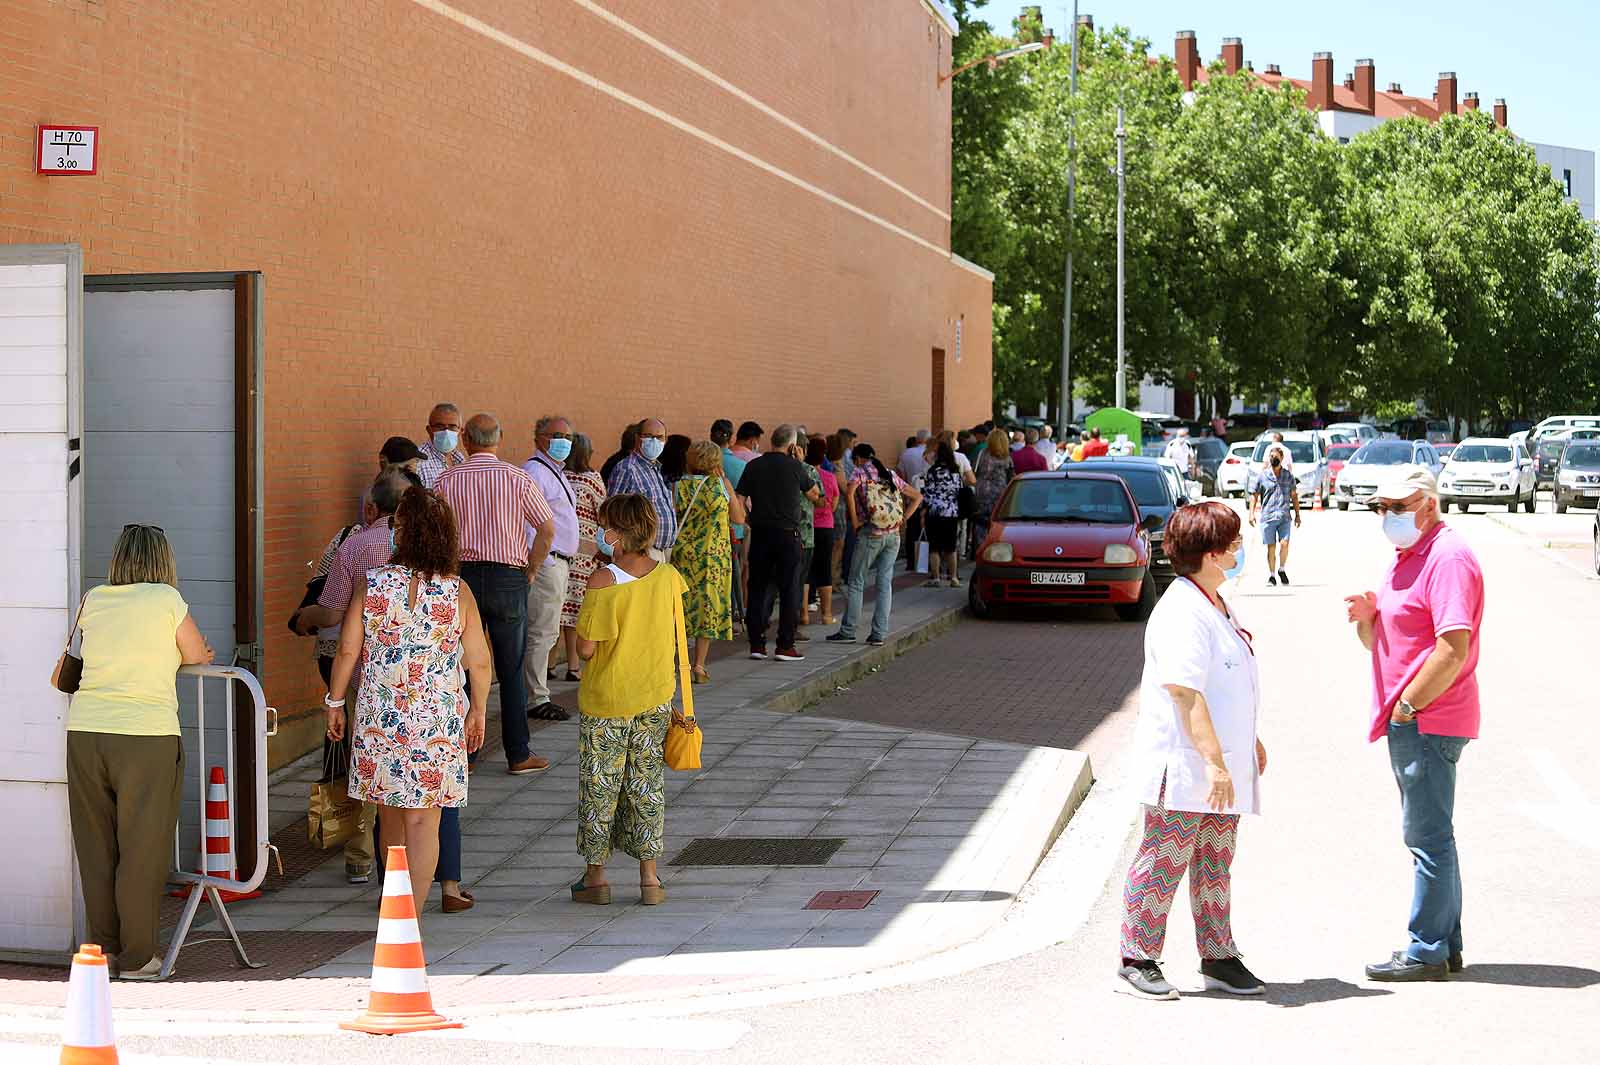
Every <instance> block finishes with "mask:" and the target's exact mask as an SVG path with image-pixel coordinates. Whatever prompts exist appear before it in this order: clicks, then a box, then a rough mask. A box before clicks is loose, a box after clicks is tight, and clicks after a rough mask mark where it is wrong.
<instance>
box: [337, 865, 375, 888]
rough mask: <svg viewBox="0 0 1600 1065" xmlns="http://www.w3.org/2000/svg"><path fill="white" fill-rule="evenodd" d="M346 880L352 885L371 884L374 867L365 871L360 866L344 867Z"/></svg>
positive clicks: (368, 867)
mask: <svg viewBox="0 0 1600 1065" xmlns="http://www.w3.org/2000/svg"><path fill="white" fill-rule="evenodd" d="M344 878H345V879H346V880H348V881H350V883H352V884H366V883H369V882H370V881H371V880H372V866H370V865H369V866H367V867H366V868H365V869H363V868H361V867H360V866H356V865H347V866H345V867H344Z"/></svg>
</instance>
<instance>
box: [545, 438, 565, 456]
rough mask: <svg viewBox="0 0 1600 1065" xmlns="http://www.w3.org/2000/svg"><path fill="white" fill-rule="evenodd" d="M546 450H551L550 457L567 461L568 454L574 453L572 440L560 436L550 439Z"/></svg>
mask: <svg viewBox="0 0 1600 1065" xmlns="http://www.w3.org/2000/svg"><path fill="white" fill-rule="evenodd" d="M545 450H547V451H548V452H550V457H551V458H553V459H555V460H556V461H557V462H565V461H567V456H568V455H570V454H572V441H571V440H563V439H562V438H561V437H559V436H558V437H556V438H555V439H554V440H552V441H550V446H549V447H548V448H546V449H545Z"/></svg>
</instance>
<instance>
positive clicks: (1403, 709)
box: [1394, 699, 1422, 718]
mask: <svg viewBox="0 0 1600 1065" xmlns="http://www.w3.org/2000/svg"><path fill="white" fill-rule="evenodd" d="M1394 708H1395V712H1396V713H1398V714H1400V715H1401V716H1403V717H1407V718H1415V717H1416V716H1417V715H1418V714H1420V713H1421V712H1422V711H1420V710H1418V709H1417V708H1416V707H1414V706H1412V705H1411V704H1410V703H1408V702H1406V701H1405V700H1404V699H1401V700H1400V701H1399V702H1397V703H1395V704H1394Z"/></svg>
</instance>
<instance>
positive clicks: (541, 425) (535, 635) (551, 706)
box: [522, 414, 578, 721]
mask: <svg viewBox="0 0 1600 1065" xmlns="http://www.w3.org/2000/svg"><path fill="white" fill-rule="evenodd" d="M571 453H572V423H571V422H570V421H568V420H567V419H566V418H562V417H560V416H559V415H553V414H547V415H545V416H544V417H543V418H540V419H539V421H538V424H536V425H535V426H534V429H533V457H532V458H530V459H529V460H528V461H527V462H524V463H523V464H522V468H523V469H524V470H525V471H527V473H528V475H529V476H530V477H532V478H533V479H534V481H535V482H536V483H537V484H538V485H539V491H540V492H541V493H542V494H543V495H544V501H545V502H546V503H547V504H549V506H550V513H551V514H553V515H555V523H554V524H555V539H554V540H552V541H551V542H550V553H549V554H547V555H546V556H545V559H544V565H543V566H541V567H540V568H539V572H538V573H537V574H535V575H534V578H533V580H532V581H530V582H529V584H528V642H527V644H526V650H525V652H524V654H523V657H522V676H523V679H524V681H525V682H526V684H527V688H528V716H529V717H536V718H540V719H542V720H545V721H565V720H566V719H567V718H569V717H571V716H572V715H570V714H568V713H567V712H566V711H565V710H563V709H562V708H561V707H559V706H557V705H556V704H555V703H552V702H551V701H550V672H549V670H550V650H551V648H553V647H555V645H556V641H557V640H558V639H560V638H561V603H562V600H564V599H565V598H566V595H567V573H568V571H569V569H570V567H571V566H572V560H573V558H574V557H576V555H577V554H578V499H577V496H576V495H574V494H573V491H572V485H571V484H570V483H569V482H568V481H567V478H566V475H565V474H564V473H563V472H562V470H563V469H564V464H565V463H566V461H567V456H568V455H570V454H571ZM533 535H534V534H533V529H532V528H529V530H528V547H529V548H530V549H532V547H533ZM571 666H572V664H571V663H570V662H569V663H568V664H567V667H568V668H569V669H570V668H571Z"/></svg>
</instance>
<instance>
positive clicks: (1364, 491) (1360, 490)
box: [1350, 484, 1377, 496]
mask: <svg viewBox="0 0 1600 1065" xmlns="http://www.w3.org/2000/svg"><path fill="white" fill-rule="evenodd" d="M1350 491H1351V493H1352V494H1354V495H1358V496H1370V495H1371V494H1372V493H1373V492H1375V491H1377V489H1376V488H1371V487H1369V486H1367V485H1364V484H1355V485H1351V486H1350Z"/></svg>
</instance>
